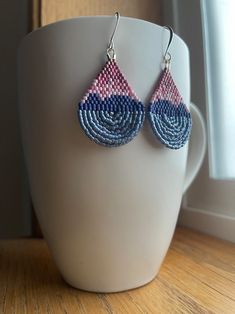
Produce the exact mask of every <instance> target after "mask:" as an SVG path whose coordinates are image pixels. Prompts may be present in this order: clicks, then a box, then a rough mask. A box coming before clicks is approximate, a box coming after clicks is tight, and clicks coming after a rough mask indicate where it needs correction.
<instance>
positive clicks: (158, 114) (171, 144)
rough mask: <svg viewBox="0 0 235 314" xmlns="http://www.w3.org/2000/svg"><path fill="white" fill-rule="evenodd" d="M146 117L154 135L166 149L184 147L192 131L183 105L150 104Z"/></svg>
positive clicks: (190, 120) (187, 112) (190, 119)
mask: <svg viewBox="0 0 235 314" xmlns="http://www.w3.org/2000/svg"><path fill="white" fill-rule="evenodd" d="M147 114H148V117H149V120H150V124H151V127H152V130H153V132H154V134H155V135H156V136H157V137H158V138H159V140H160V141H161V142H162V143H163V144H164V145H165V146H167V147H168V148H171V149H179V148H181V147H182V146H184V145H185V143H186V142H187V140H188V139H189V136H190V134H191V129H192V118H191V114H190V112H189V111H188V110H187V108H186V107H185V105H184V104H183V103H180V104H179V105H177V106H176V105H174V104H172V103H171V102H169V101H167V100H158V101H156V102H153V103H150V105H149V107H148V112H147Z"/></svg>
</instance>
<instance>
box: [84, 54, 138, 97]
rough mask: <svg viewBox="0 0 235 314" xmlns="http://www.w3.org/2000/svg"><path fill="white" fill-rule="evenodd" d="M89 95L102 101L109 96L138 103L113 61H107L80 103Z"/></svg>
mask: <svg viewBox="0 0 235 314" xmlns="http://www.w3.org/2000/svg"><path fill="white" fill-rule="evenodd" d="M90 94H98V95H99V97H100V98H101V99H102V100H104V98H107V97H110V96H111V95H120V96H121V95H123V96H128V97H131V98H132V99H135V100H137V101H140V100H139V98H138V97H137V96H136V94H135V93H134V91H133V90H132V89H131V87H130V86H129V84H128V82H127V80H126V78H125V77H124V75H123V74H122V72H121V71H120V69H119V67H118V65H117V63H116V61H115V60H109V61H107V63H106V64H105V66H104V68H103V69H102V71H101V72H100V73H99V75H98V76H97V78H96V79H95V80H94V81H93V83H92V85H91V87H90V88H89V90H88V91H87V93H86V95H85V96H84V98H83V99H82V102H85V101H86V100H87V98H88V96H89V95H90Z"/></svg>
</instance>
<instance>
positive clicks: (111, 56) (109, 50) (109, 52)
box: [107, 12, 120, 60]
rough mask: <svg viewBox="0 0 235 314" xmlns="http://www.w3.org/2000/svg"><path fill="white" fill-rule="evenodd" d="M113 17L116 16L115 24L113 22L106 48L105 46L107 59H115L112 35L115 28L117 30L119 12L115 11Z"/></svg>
mask: <svg viewBox="0 0 235 314" xmlns="http://www.w3.org/2000/svg"><path fill="white" fill-rule="evenodd" d="M115 17H116V24H115V27H114V30H113V33H112V36H111V38H110V42H109V45H108V48H107V57H108V59H109V60H115V59H116V54H115V50H114V42H113V38H114V35H115V33H116V30H117V27H118V23H119V20H120V13H119V12H116V13H115Z"/></svg>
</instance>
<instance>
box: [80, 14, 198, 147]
mask: <svg viewBox="0 0 235 314" xmlns="http://www.w3.org/2000/svg"><path fill="white" fill-rule="evenodd" d="M115 16H116V18H117V19H116V25H115V28H114V31H113V34H112V36H111V40H110V43H109V46H108V48H107V58H108V61H107V62H106V64H105V66H104V68H103V69H102V71H101V72H100V73H99V74H98V76H97V78H96V79H95V80H94V81H93V83H92V85H91V87H90V88H89V90H88V91H87V93H86V94H85V96H84V97H83V98H82V100H81V102H80V103H79V104H78V110H77V114H78V118H79V121H80V125H81V127H82V129H83V130H84V132H85V134H86V135H87V136H88V137H89V138H90V139H91V140H93V141H94V142H95V143H97V144H100V145H103V146H108V147H116V146H121V145H124V144H126V143H128V142H130V141H131V140H132V139H133V138H134V137H135V136H136V135H137V134H138V133H139V131H140V130H141V128H142V126H143V123H144V120H145V115H146V116H147V117H148V120H149V122H150V125H151V128H152V131H153V133H154V134H155V136H156V137H157V138H158V139H159V140H160V141H161V142H162V143H163V144H164V145H165V146H166V147H168V148H171V149H179V148H181V147H182V146H184V145H185V143H186V142H187V140H188V139H189V136H190V133H191V128H192V119H191V115H190V112H189V110H188V109H187V107H186V105H185V104H184V102H183V99H182V97H181V96H180V93H179V91H178V89H177V87H176V85H175V83H174V81H173V78H172V76H171V73H170V68H169V66H170V61H171V55H170V53H169V52H168V49H169V47H170V44H171V42H172V39H173V30H172V29H171V28H170V27H168V26H167V27H166V28H167V29H168V30H169V31H170V40H169V43H168V46H167V48H166V52H165V54H164V56H163V62H164V69H163V71H162V73H161V76H160V79H159V81H158V84H157V87H156V89H155V91H154V93H153V96H152V98H151V100H150V103H149V106H148V108H147V110H145V107H144V105H143V103H142V102H141V101H140V99H139V98H138V97H137V96H136V94H135V93H134V91H133V90H132V88H131V87H130V85H129V84H128V82H127V80H126V79H125V77H124V75H123V74H122V72H121V70H120V69H119V67H118V65H117V63H116V54H115V50H114V42H113V38H114V34H115V32H116V29H117V26H118V22H119V18H120V15H119V13H118V12H117V13H116V14H115ZM145 112H146V114H145Z"/></svg>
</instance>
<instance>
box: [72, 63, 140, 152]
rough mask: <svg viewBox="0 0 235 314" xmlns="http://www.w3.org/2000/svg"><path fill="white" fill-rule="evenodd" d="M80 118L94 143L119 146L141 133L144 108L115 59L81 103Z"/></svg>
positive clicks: (107, 65) (99, 76) (79, 106)
mask: <svg viewBox="0 0 235 314" xmlns="http://www.w3.org/2000/svg"><path fill="white" fill-rule="evenodd" d="M77 113H78V118H79V121H80V125H81V127H82V129H83V130H84V132H85V134H86V135H87V136H88V137H89V138H90V139H91V140H93V141H94V142H95V143H97V144H100V145H103V146H108V147H116V146H120V145H124V144H126V143H128V142H130V141H131V140H132V139H133V138H134V137H135V136H136V135H137V134H138V132H139V131H140V129H141V127H142V125H143V122H144V116H145V110H144V106H143V104H142V103H141V101H140V100H139V99H138V98H137V96H136V95H135V94H134V92H133V91H132V89H131V87H130V86H129V85H128V83H127V80H126V79H125V78H124V76H123V74H122V73H121V71H120V69H119V67H118V65H117V63H116V62H115V60H109V61H108V62H107V63H106V64H105V66H104V68H103V69H102V71H101V72H100V73H99V75H98V77H97V78H96V79H95V80H94V82H93V84H92V86H91V87H90V88H89V90H88V92H87V93H86V94H85V96H84V97H83V99H82V100H81V102H80V103H79V104H78V111H77Z"/></svg>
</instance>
